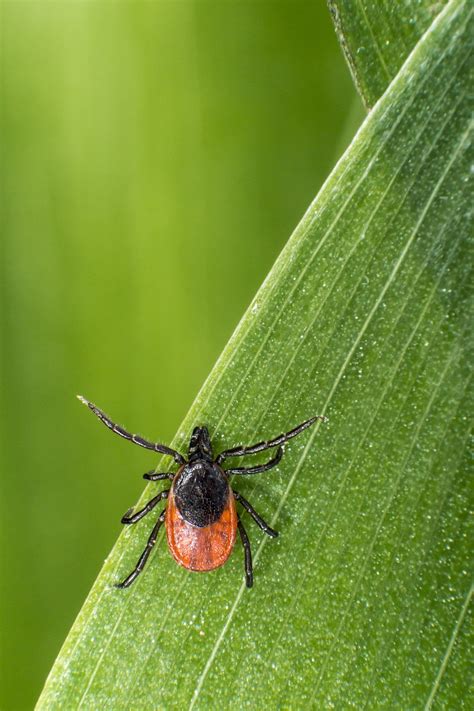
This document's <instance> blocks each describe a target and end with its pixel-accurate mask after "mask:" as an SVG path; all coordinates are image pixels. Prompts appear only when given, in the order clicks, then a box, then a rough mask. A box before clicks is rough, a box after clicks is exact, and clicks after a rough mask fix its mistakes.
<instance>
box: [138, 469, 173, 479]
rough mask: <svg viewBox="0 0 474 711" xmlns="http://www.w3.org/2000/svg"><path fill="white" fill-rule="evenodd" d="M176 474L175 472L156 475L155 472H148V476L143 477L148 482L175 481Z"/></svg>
mask: <svg viewBox="0 0 474 711" xmlns="http://www.w3.org/2000/svg"><path fill="white" fill-rule="evenodd" d="M175 476H176V475H175V474H173V472H159V473H156V472H155V470H154V469H153V471H151V472H147V473H146V474H144V475H143V478H144V479H147V480H148V481H161V479H174V478H175Z"/></svg>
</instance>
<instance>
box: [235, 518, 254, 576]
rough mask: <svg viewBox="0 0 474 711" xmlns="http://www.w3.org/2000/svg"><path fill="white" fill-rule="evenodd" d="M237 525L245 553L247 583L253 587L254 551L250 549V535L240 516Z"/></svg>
mask: <svg viewBox="0 0 474 711" xmlns="http://www.w3.org/2000/svg"><path fill="white" fill-rule="evenodd" d="M237 526H238V528H239V533H240V540H241V541H242V545H243V547H244V553H245V584H246V586H247V587H248V588H251V587H252V585H253V566H252V551H251V550H250V541H249V537H248V536H247V531H246V530H245V528H244V525H243V523H242V521H241V520H240V518H239V519H238V521H237Z"/></svg>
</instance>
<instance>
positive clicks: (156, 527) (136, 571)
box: [115, 511, 165, 588]
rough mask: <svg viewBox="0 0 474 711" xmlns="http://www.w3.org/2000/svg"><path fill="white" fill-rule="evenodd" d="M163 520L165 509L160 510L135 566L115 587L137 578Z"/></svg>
mask: <svg viewBox="0 0 474 711" xmlns="http://www.w3.org/2000/svg"><path fill="white" fill-rule="evenodd" d="M164 522H165V511H162V512H161V514H160V517H159V519H158V521H157V522H156V524H155V525H154V527H153V531H152V532H151V534H150V537H149V539H148V542H147V544H146V547H145V550H144V551H143V553H142V554H141V556H140V558H139V559H138V562H137V564H136V566H135V568H134V569H133V570H132V572H131V573H130V575H129V576H127V577H126V578H125V580H123V581H122V582H121V583H118V584H117V585H116V586H115V587H116V588H128V587H130V585H131V584H132V583H133V582H134V581H135V580H136V578H138V576H139V575H140V573H141V572H142V570H143V568H144V567H145V563H146V562H147V560H148V558H149V556H150V553H151V551H152V549H153V546H154V545H155V543H156V539H157V537H158V531H159V530H160V528H161V527H162V525H163V523H164Z"/></svg>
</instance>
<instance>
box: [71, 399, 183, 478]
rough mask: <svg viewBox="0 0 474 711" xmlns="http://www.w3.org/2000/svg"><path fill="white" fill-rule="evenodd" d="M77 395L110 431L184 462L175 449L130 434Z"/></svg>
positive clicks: (181, 462) (178, 461)
mask: <svg viewBox="0 0 474 711" xmlns="http://www.w3.org/2000/svg"><path fill="white" fill-rule="evenodd" d="M77 397H78V398H79V400H80V401H81V402H83V403H84V405H87V407H88V408H89V409H90V410H92V412H93V413H94V415H96V416H97V417H98V418H99V420H102V422H103V423H104V425H106V426H107V427H108V428H109V430H112V432H115V433H116V434H118V435H120V437H123V438H124V439H128V440H129V442H133V444H138V445H139V446H140V447H144V448H145V449H151V450H153V451H154V452H159V453H160V454H166V455H167V456H168V457H173V459H174V460H175V462H177V463H178V464H185V462H186V460H185V458H184V457H183V456H182V454H180V453H179V452H177V451H176V450H174V449H171V448H170V447H166V446H165V445H164V444H158V443H154V442H148V440H146V439H143V437H140V435H137V434H130V432H127V431H126V430H124V429H123V427H120V425H116V424H115V423H114V422H112V420H111V419H110V418H109V417H108V416H107V415H106V414H105V412H102V410H99V408H98V407H96V406H95V405H94V404H93V403H92V402H89V400H86V398H85V397H82V395H78V396H77Z"/></svg>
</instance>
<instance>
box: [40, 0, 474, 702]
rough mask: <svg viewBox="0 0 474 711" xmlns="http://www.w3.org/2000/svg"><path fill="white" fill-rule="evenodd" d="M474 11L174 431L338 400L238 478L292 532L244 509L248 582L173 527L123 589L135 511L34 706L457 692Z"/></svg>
mask: <svg viewBox="0 0 474 711" xmlns="http://www.w3.org/2000/svg"><path fill="white" fill-rule="evenodd" d="M472 24H473V23H472V9H471V5H470V3H469V2H462V1H461V0H451V2H450V3H449V4H448V6H447V7H446V8H445V9H444V10H443V11H442V12H441V13H440V14H439V15H438V17H437V18H436V20H435V22H434V23H433V25H432V27H431V29H430V31H429V32H427V33H426V34H425V35H424V37H423V39H422V41H421V42H420V43H419V45H417V47H416V49H415V50H414V52H413V54H412V56H411V57H410V59H409V61H408V62H407V63H406V64H405V65H404V67H403V69H402V70H401V72H400V73H399V75H398V76H397V78H396V79H395V81H394V82H393V83H392V85H391V86H390V88H389V90H388V91H387V92H386V93H385V95H384V96H383V98H382V99H381V101H380V102H379V103H378V105H377V106H376V107H375V109H374V110H373V112H372V113H371V115H370V116H369V117H368V119H367V120H366V122H365V123H364V125H363V126H362V128H361V130H360V131H359V133H358V135H357V136H356V138H355V140H354V141H353V143H352V145H351V147H350V149H349V150H348V151H347V153H346V155H345V156H344V157H343V159H342V160H341V161H340V163H339V164H338V166H337V168H336V169H335V171H334V172H333V174H332V175H331V177H330V178H329V180H328V181H327V183H326V185H325V186H324V188H323V190H322V191H321V193H320V195H319V196H318V198H317V199H316V200H315V202H314V203H313V205H312V206H311V207H310V209H309V210H308V212H307V214H306V215H305V217H304V219H303V220H302V222H301V224H300V225H299V227H298V229H297V230H296V232H295V234H294V235H293V237H292V239H291V240H290V241H289V243H288V245H287V247H286V248H285V250H284V251H283V253H282V255H281V256H280V258H279V259H278V261H277V263H276V264H275V267H274V268H273V270H272V271H271V273H270V275H269V277H268V278H267V280H266V281H265V283H264V284H263V286H262V288H261V290H260V291H259V293H258V294H257V296H256V298H255V300H254V301H253V303H252V305H251V307H250V308H249V310H248V312H247V313H246V315H245V316H244V318H243V320H242V322H241V324H240V326H239V328H238V329H237V331H236V333H235V334H234V336H233V338H232V339H231V341H230V342H229V345H228V347H227V348H226V349H225V351H224V353H223V355H222V357H221V358H220V360H219V361H218V363H217V364H216V366H215V368H214V370H213V372H212V373H211V376H210V377H209V379H208V381H207V382H206V383H205V385H204V387H203V389H202V391H201V393H200V395H199V397H198V398H197V401H196V403H195V405H194V406H193V408H192V409H191V411H190V413H189V415H188V416H187V418H186V419H185V421H184V423H183V426H182V427H181V429H180V431H179V433H178V435H177V437H176V439H175V442H174V444H175V446H177V447H178V448H180V449H182V450H183V451H184V450H185V447H186V440H187V438H188V437H189V434H190V430H191V428H192V426H193V425H194V424H195V423H196V422H206V423H208V425H209V426H210V429H211V432H212V435H213V441H214V444H215V447H216V449H217V450H218V449H220V448H224V447H225V446H230V445H232V444H236V443H239V442H241V441H243V442H247V441H249V442H250V441H252V440H258V439H260V438H261V437H263V436H268V435H272V434H277V433H278V432H280V431H282V430H284V429H286V428H288V427H290V426H292V425H294V424H296V423H297V422H298V421H299V420H301V419H303V418H305V417H307V416H309V415H311V414H314V413H321V412H323V413H325V414H327V415H328V416H329V417H330V424H329V425H327V426H320V427H317V428H315V429H314V431H313V432H311V433H306V435H303V436H301V438H300V439H299V440H294V441H293V442H292V444H291V445H289V446H288V447H287V451H286V454H285V457H284V459H283V461H282V463H281V466H280V471H279V473H278V474H271V473H268V474H266V475H262V476H261V477H259V478H257V477H256V478H255V479H246V480H243V481H237V480H235V481H234V485H235V487H236V488H238V489H239V490H240V491H242V493H243V494H244V495H245V496H246V497H247V498H249V499H250V500H251V501H252V503H253V504H254V505H255V507H256V508H257V510H258V511H259V512H260V513H261V514H262V515H264V516H266V517H267V518H269V522H270V523H271V524H272V525H274V526H276V527H277V528H278V529H279V530H280V531H281V534H282V535H281V537H280V538H279V539H278V540H277V541H269V540H267V539H266V538H264V536H263V534H261V533H260V532H259V531H256V530H255V529H254V528H253V526H252V524H251V522H249V520H248V517H244V520H245V523H246V525H248V527H249V529H250V536H251V540H252V544H253V548H254V559H255V587H254V589H253V590H251V591H248V590H246V589H245V586H244V584H243V582H242V572H243V571H242V566H243V555H242V551H241V550H239V549H238V550H236V552H235V554H234V555H233V556H232V559H231V560H230V562H229V563H228V564H227V565H226V566H225V567H224V568H222V569H220V570H218V571H216V572H215V573H212V574H208V575H203V576H197V575H195V574H191V573H187V572H185V571H183V570H182V569H180V568H178V567H177V566H176V565H175V564H174V563H173V561H172V560H171V558H170V556H169V555H168V553H167V552H166V550H165V544H164V540H163V538H162V537H161V538H160V540H159V541H158V545H157V550H156V552H155V554H154V556H153V558H152V560H151V562H150V563H149V565H148V568H147V570H146V572H145V573H144V574H143V575H142V576H141V577H140V578H139V580H138V581H137V583H136V584H135V586H134V587H132V588H131V589H130V590H128V591H117V590H116V589H115V588H114V587H113V583H114V582H116V581H117V580H118V579H120V578H121V577H123V576H124V575H125V574H126V573H128V572H129V570H130V569H131V567H132V566H133V564H134V563H135V560H136V558H137V556H138V555H139V553H140V551H141V549H142V548H143V545H144V543H145V541H146V537H147V529H148V528H149V526H150V524H148V526H147V524H145V523H143V524H141V525H139V526H138V527H137V528H136V529H135V530H133V531H131V530H127V531H126V532H125V533H124V534H123V535H122V537H121V538H120V539H119V541H118V543H117V545H116V546H115V548H114V550H113V551H112V553H111V555H110V556H109V558H108V559H107V561H106V563H105V565H104V568H103V570H102V572H101V574H100V576H99V578H98V579H97V582H96V584H95V585H94V587H93V589H92V591H91V594H90V596H89V598H88V599H87V601H86V603H85V605H84V607H83V609H82V611H81V613H80V614H79V617H78V619H77V621H76V623H75V625H74V627H73V629H72V631H71V633H70V635H69V637H68V638H67V640H66V642H65V644H64V646H63V648H62V650H61V653H60V655H59V657H58V659H57V661H56V664H55V666H54V668H53V670H52V672H51V674H50V677H49V679H48V681H47V683H46V687H45V689H44V691H43V694H42V696H41V698H40V700H39V703H38V709H48V711H49V710H50V709H63V708H84V709H99V708H100V709H114V711H115V710H116V709H129V708H137V709H142V708H189V709H192V708H194V709H209V708H215V707H216V706H220V707H222V708H330V707H334V708H344V707H348V706H352V707H354V708H364V707H366V708H377V709H379V708H390V709H392V708H403V709H408V708H410V709H412V708H413V709H415V708H424V707H431V706H436V705H437V706H438V707H440V708H462V705H463V703H465V700H466V698H468V697H467V690H468V683H469V676H468V674H467V664H468V656H467V654H466V647H467V635H468V627H467V621H468V614H469V613H470V609H471V608H470V607H469V605H470V599H471V597H470V596H471V578H470V573H469V569H470V555H471V554H470V549H469V538H468V536H469V532H470V529H469V526H470V524H469V519H468V512H469V504H470V491H469V480H468V477H467V454H466V442H467V438H468V435H469V420H468V413H469V405H470V394H471V390H469V389H468V385H469V377H470V372H469V368H468V361H467V352H466V351H467V347H466V346H467V343H468V340H467V333H468V328H469V320H468V319H469V305H470V296H471V281H472V279H471V277H472V274H471V270H470V267H469V262H468V238H467V236H468V230H469V229H470V226H471V222H470V214H469V208H470V202H469V185H468V178H469V175H470V173H471V166H472V162H473V161H472V153H471V152H470V151H469V148H470V130H471V115H470V104H469V100H468V95H469V94H468V90H469V79H470V77H469V61H470V59H472V57H471V46H470V45H471V42H470V38H471V37H472V31H473V27H472ZM223 298H225V294H223ZM99 404H100V403H99ZM94 424H95V423H94ZM91 426H92V424H91ZM97 426H98V425H97ZM104 436H109V437H112V435H110V434H108V435H106V432H105V430H104ZM116 446H117V447H118V446H122V447H126V446H128V445H127V444H126V443H125V442H122V443H121V444H120V443H119V442H116ZM161 466H162V463H160V467H161ZM156 488H157V487H149V488H147V491H146V494H145V496H144V499H143V500H145V498H150V497H151V495H152V493H153V492H154V491H156Z"/></svg>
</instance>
